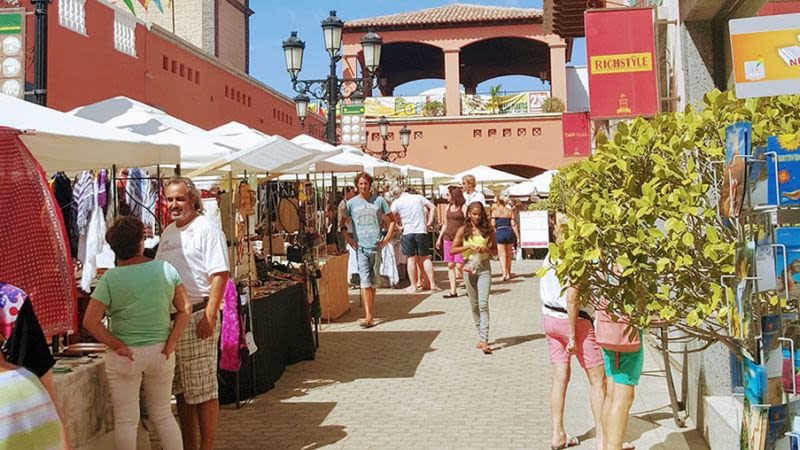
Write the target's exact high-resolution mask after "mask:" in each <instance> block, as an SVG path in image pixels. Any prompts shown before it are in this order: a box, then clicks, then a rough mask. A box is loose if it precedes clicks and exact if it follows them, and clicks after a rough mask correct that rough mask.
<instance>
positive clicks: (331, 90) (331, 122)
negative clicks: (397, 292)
mask: <svg viewBox="0 0 800 450" xmlns="http://www.w3.org/2000/svg"><path fill="white" fill-rule="evenodd" d="M336 61H337V58H336V57H331V73H330V75H328V124H327V127H328V130H327V134H328V136H327V137H328V143H329V144H331V145H336V103H338V100H339V89H338V88H337V85H338V84H339V79H338V77H337V76H336Z"/></svg>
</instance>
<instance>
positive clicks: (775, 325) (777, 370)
mask: <svg viewBox="0 0 800 450" xmlns="http://www.w3.org/2000/svg"><path fill="white" fill-rule="evenodd" d="M781 329H782V327H781V315H780V314H773V315H769V316H763V317H761V345H762V348H761V356H762V357H763V358H764V359H763V361H761V366H763V367H764V369H765V371H766V377H767V394H766V398H765V399H764V403H767V404H771V405H774V404H778V403H782V401H783V380H782V375H783V350H782V348H781V341H780V340H779V339H778V338H780V337H781Z"/></svg>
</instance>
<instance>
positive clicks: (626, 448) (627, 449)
mask: <svg viewBox="0 0 800 450" xmlns="http://www.w3.org/2000/svg"><path fill="white" fill-rule="evenodd" d="M622 450H636V446H635V445H633V444H631V443H630V442H625V443H624V444H622Z"/></svg>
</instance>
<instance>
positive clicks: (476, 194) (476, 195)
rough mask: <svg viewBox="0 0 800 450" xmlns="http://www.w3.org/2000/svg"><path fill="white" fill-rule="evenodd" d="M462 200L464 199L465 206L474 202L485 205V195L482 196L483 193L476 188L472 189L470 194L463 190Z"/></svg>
mask: <svg viewBox="0 0 800 450" xmlns="http://www.w3.org/2000/svg"><path fill="white" fill-rule="evenodd" d="M464 200H466V202H467V203H466V204H467V206H469V205H470V204H472V203H474V202H481V204H483V206H486V197H484V196H483V193H482V192H480V191H478V190H477V189H476V190H474V191H472V194H467V192H466V191H464Z"/></svg>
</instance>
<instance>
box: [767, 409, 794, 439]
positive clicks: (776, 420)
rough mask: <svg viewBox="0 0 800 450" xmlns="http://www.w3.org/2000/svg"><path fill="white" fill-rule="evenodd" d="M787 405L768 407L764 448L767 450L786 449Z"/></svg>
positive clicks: (787, 429)
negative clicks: (767, 428)
mask: <svg viewBox="0 0 800 450" xmlns="http://www.w3.org/2000/svg"><path fill="white" fill-rule="evenodd" d="M788 411H789V405H788V404H787V403H784V404H782V405H773V406H770V407H769V413H768V414H769V418H768V420H769V423H768V426H769V431H768V435H767V442H766V446H765V448H766V449H767V450H785V449H788V448H789V447H788V444H789V438H787V437H786V436H785V435H786V433H787V432H788V431H789V414H788Z"/></svg>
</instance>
